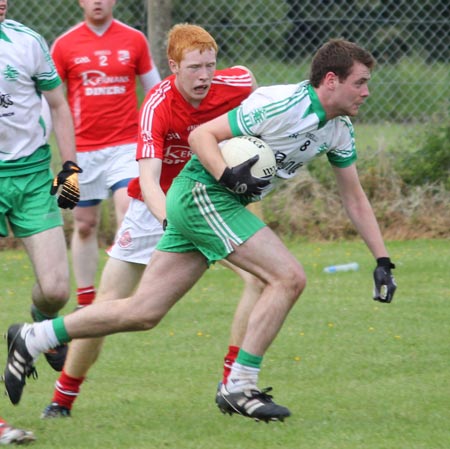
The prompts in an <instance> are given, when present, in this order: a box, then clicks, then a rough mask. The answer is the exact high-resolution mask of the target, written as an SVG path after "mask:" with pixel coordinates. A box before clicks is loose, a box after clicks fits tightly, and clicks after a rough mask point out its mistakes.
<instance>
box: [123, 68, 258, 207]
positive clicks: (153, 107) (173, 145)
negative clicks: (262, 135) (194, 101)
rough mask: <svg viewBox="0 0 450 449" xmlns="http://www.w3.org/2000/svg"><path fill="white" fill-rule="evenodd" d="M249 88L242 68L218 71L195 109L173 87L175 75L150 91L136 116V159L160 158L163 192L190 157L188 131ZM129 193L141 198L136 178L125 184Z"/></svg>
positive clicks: (230, 106)
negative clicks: (137, 120)
mask: <svg viewBox="0 0 450 449" xmlns="http://www.w3.org/2000/svg"><path fill="white" fill-rule="evenodd" d="M251 91H252V78H251V76H250V74H249V73H248V72H247V71H246V70H243V69H241V68H237V67H233V68H229V69H225V70H217V71H216V73H215V74H214V78H213V81H212V84H211V87H210V89H209V92H208V94H207V95H206V97H205V98H204V99H203V100H202V102H201V103H200V106H199V107H198V108H194V107H193V106H192V105H191V104H190V103H188V102H187V101H186V100H185V99H184V98H183V96H182V95H181V94H180V92H179V91H178V89H177V88H176V87H175V75H171V76H169V77H167V78H166V79H165V80H163V81H161V82H160V83H159V84H157V85H156V86H155V87H154V88H153V89H152V90H150V91H149V92H148V94H147V96H146V97H145V100H144V102H143V104H142V107H141V111H140V116H139V136H138V146H137V155H136V159H137V160H139V159H143V158H158V159H162V161H163V165H162V170H161V179H160V184H161V188H162V190H163V191H164V192H167V190H168V189H169V187H170V185H171V183H172V180H173V179H174V178H175V176H177V175H178V173H179V172H180V171H181V169H182V168H183V167H184V166H185V165H186V162H187V161H188V160H189V159H190V158H191V155H192V153H191V150H190V148H189V144H188V136H189V133H190V132H191V131H192V130H193V129H194V128H196V127H197V126H199V125H201V124H202V123H205V122H207V121H208V120H212V119H213V118H216V117H218V116H219V115H222V114H224V113H225V112H227V111H229V110H230V109H233V108H235V107H236V106H238V105H239V104H240V103H241V102H242V100H244V99H245V98H247V97H248V96H249V95H250V93H251ZM128 194H129V195H130V196H131V197H133V198H137V199H140V200H142V195H141V189H140V186H139V178H135V179H133V180H132V181H131V182H130V183H129V184H128Z"/></svg>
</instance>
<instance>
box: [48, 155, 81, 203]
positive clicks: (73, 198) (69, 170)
mask: <svg viewBox="0 0 450 449" xmlns="http://www.w3.org/2000/svg"><path fill="white" fill-rule="evenodd" d="M82 172H83V170H81V168H80V167H78V165H77V164H75V162H72V161H66V162H64V164H63V167H62V170H61V171H60V172H59V173H58V174H57V175H56V176H55V178H54V179H53V183H52V187H51V189H50V195H55V194H56V195H57V197H58V206H59V207H60V208H61V209H73V208H74V207H75V206H76V205H77V203H78V201H80V188H79V187H78V173H82Z"/></svg>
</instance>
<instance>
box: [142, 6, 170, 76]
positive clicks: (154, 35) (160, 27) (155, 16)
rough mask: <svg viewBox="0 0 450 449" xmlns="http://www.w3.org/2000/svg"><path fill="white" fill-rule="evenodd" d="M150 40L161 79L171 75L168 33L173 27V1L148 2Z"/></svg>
mask: <svg viewBox="0 0 450 449" xmlns="http://www.w3.org/2000/svg"><path fill="white" fill-rule="evenodd" d="M147 8H148V15H147V17H148V19H147V25H148V27H147V28H148V40H149V42H150V49H151V52H152V56H153V59H154V61H155V64H156V66H157V67H158V70H159V73H160V74H161V78H165V77H166V76H168V75H169V74H170V70H169V67H168V65H167V56H166V43H167V42H166V40H167V32H168V31H169V29H170V27H171V26H172V0H147Z"/></svg>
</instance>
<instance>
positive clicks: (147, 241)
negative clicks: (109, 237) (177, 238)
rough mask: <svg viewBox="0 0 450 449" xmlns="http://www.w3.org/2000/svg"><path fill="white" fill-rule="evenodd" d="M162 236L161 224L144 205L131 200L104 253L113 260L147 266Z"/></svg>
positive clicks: (133, 199)
mask: <svg viewBox="0 0 450 449" xmlns="http://www.w3.org/2000/svg"><path fill="white" fill-rule="evenodd" d="M163 234H164V231H163V228H162V225H161V223H160V222H159V221H158V220H157V219H156V218H155V217H154V216H153V215H152V213H151V212H150V211H149V210H148V207H147V206H146V204H145V203H144V202H143V201H139V200H137V199H135V198H131V201H130V205H129V206H128V209H127V212H126V214H125V217H124V219H123V221H122V226H121V227H120V229H119V231H118V232H117V237H116V241H115V242H114V244H113V245H112V246H111V247H110V248H109V249H108V250H107V251H106V252H107V253H108V255H109V256H110V257H113V258H114V259H119V260H123V261H124V262H133V263H139V264H142V265H147V264H148V262H149V261H150V257H151V256H152V254H153V251H154V250H155V247H156V244H157V243H158V241H159V239H160V238H161V237H162V236H163Z"/></svg>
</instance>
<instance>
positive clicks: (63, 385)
mask: <svg viewBox="0 0 450 449" xmlns="http://www.w3.org/2000/svg"><path fill="white" fill-rule="evenodd" d="M84 379H85V377H71V376H69V375H68V374H66V372H65V371H64V370H63V371H62V373H61V375H60V376H59V379H58V380H57V381H56V382H55V391H54V393H53V400H52V402H57V403H58V405H61V406H62V407H66V408H68V409H69V410H71V409H72V405H73V403H74V402H75V399H76V398H77V396H78V394H79V393H80V386H81V384H82V383H83V381H84Z"/></svg>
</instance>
